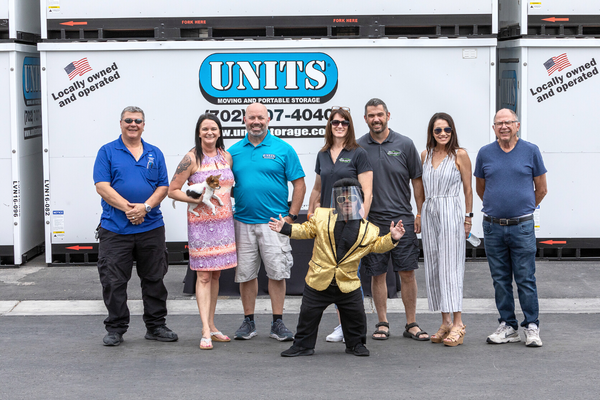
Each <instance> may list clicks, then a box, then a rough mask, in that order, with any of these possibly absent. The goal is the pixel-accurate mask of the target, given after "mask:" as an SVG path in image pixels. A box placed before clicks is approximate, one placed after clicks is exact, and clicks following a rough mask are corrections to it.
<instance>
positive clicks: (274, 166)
mask: <svg viewBox="0 0 600 400" xmlns="http://www.w3.org/2000/svg"><path fill="white" fill-rule="evenodd" d="M269 121H270V118H269V114H268V111H267V108H266V107H265V106H264V105H263V104H260V103H254V104H250V105H249V106H248V108H247V109H246V114H245V116H244V122H245V124H246V129H247V130H248V133H247V134H246V137H245V138H244V139H243V140H242V141H240V142H238V143H236V144H234V145H233V146H231V147H230V148H229V153H230V154H231V157H232V158H233V167H232V170H233V175H234V176H235V189H234V198H235V213H234V215H233V217H234V224H235V240H236V247H237V256H238V266H237V269H236V275H235V281H236V282H239V284H240V294H241V298H242V305H243V307H244V321H243V323H242V325H241V326H240V328H239V329H238V330H237V331H236V332H235V339H251V338H252V337H254V336H256V334H257V333H256V326H255V323H254V306H255V302H256V295H257V294H258V280H257V277H258V270H259V268H260V263H261V260H262V262H263V263H264V265H265V270H266V272H267V277H268V278H269V296H270V297H271V307H272V309H273V322H272V324H271V333H270V335H269V336H270V337H272V338H274V339H277V340H279V341H289V340H293V334H292V332H290V331H289V330H288V329H287V328H286V326H285V325H284V323H283V320H282V318H283V303H284V301H285V279H288V278H289V277H290V271H291V268H292V265H293V259H292V247H291V246H290V239H289V238H288V237H287V236H284V235H279V234H277V233H275V232H273V231H271V229H270V228H269V221H270V219H271V217H274V218H279V215H283V216H285V220H286V222H288V223H292V222H293V221H295V220H296V218H297V217H298V212H299V211H300V207H301V206H302V200H303V199H304V194H305V192H306V186H305V184H304V171H303V170H302V166H301V165H300V160H299V159H298V155H297V154H296V152H295V151H294V149H293V147H292V146H290V145H289V144H288V143H286V142H284V141H283V140H281V139H279V138H277V137H275V136H273V135H272V134H271V133H270V132H269V130H268V128H269ZM288 182H291V183H292V186H293V192H292V200H291V205H289V206H288V195H289V190H288Z"/></svg>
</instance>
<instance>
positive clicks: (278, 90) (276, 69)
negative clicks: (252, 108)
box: [199, 53, 338, 105]
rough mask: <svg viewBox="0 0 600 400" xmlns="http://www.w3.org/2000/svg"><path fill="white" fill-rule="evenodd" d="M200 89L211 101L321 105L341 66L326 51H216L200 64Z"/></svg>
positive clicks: (332, 89) (330, 93) (332, 90)
mask: <svg viewBox="0 0 600 400" xmlns="http://www.w3.org/2000/svg"><path fill="white" fill-rule="evenodd" d="M199 84H200V91H201V92H202V95H203V96H204V98H205V99H206V100H208V101H209V102H210V103H212V104H221V105H225V104H251V103H255V102H260V103H263V104H265V105H267V104H322V103H325V102H327V101H328V100H330V99H331V98H332V97H333V95H334V94H335V92H336V90H337V85H338V69H337V65H336V64H335V62H334V61H333V59H332V58H331V57H330V56H328V55H327V54H324V53H215V54H211V55H210V56H208V57H206V58H205V59H204V61H203V62H202V64H201V65H200V72H199Z"/></svg>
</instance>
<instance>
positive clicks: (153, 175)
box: [146, 153, 158, 183]
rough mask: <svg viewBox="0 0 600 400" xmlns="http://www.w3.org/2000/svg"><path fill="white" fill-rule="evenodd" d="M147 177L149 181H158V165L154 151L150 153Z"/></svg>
mask: <svg viewBox="0 0 600 400" xmlns="http://www.w3.org/2000/svg"><path fill="white" fill-rule="evenodd" d="M146 177H147V179H148V181H149V182H152V183H156V182H157V181H158V168H157V167H156V164H155V158H154V154H152V153H150V154H148V162H147V163H146Z"/></svg>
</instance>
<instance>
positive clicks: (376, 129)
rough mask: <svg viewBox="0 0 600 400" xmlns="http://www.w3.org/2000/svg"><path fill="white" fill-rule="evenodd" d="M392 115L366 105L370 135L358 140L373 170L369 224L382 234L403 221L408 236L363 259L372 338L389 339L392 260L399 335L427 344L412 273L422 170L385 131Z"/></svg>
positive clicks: (407, 148)
mask: <svg viewBox="0 0 600 400" xmlns="http://www.w3.org/2000/svg"><path fill="white" fill-rule="evenodd" d="M389 119H390V113H389V111H388V109H387V106H386V105H385V103H384V102H383V101H382V100H380V99H371V100H369V101H368V102H367V104H366V106H365V121H366V122H367V125H368V126H369V133H367V134H366V135H364V136H363V137H361V138H360V139H358V144H359V145H360V146H361V147H362V148H364V149H365V150H366V151H367V153H368V155H369V161H370V162H371V165H372V166H373V202H372V203H371V210H370V211H369V222H371V223H373V224H375V225H376V226H378V227H379V230H380V233H379V234H380V235H383V234H386V233H387V232H389V229H390V221H394V223H397V222H398V220H402V223H403V224H404V227H405V229H406V233H405V234H404V236H403V237H402V239H400V242H399V243H398V245H397V246H396V247H395V248H394V249H393V250H390V251H388V252H387V253H383V254H376V253H371V254H369V255H367V256H365V257H364V258H363V259H362V264H363V265H364V267H365V271H366V274H367V275H369V276H371V277H372V278H371V291H372V294H373V302H374V303H375V308H376V309H377V316H378V318H379V322H378V323H377V324H376V328H377V330H376V331H375V333H373V336H372V338H373V339H375V340H385V339H387V338H388V337H389V323H388V320H387V285H386V276H387V270H388V263H389V260H390V257H391V259H392V264H393V266H394V271H397V272H398V273H399V275H400V282H401V285H402V290H401V292H402V302H403V303H404V309H405V312H406V327H405V331H404V333H403V335H404V336H405V337H409V338H413V339H415V340H429V335H428V334H427V332H424V331H422V330H421V329H420V328H419V325H417V322H416V312H417V281H416V279H415V270H416V269H417V268H419V264H418V261H419V241H418V239H417V233H420V232H421V215H420V214H421V206H422V205H423V201H424V200H425V192H424V191H423V181H422V180H421V173H422V166H421V158H420V156H419V152H418V151H417V149H416V148H415V145H414V143H413V141H412V140H410V139H409V138H408V137H406V136H403V135H400V134H399V133H396V132H394V131H392V130H391V129H389V128H388V120H389ZM409 182H412V186H413V189H414V192H415V202H416V203H417V217H416V218H415V217H414V215H413V211H412V207H411V205H410V185H409Z"/></svg>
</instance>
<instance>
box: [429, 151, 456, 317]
mask: <svg viewBox="0 0 600 400" xmlns="http://www.w3.org/2000/svg"><path fill="white" fill-rule="evenodd" d="M423 186H424V188H425V203H423V208H422V210H421V219H422V226H421V229H422V231H421V232H422V235H421V237H422V239H423V253H424V255H425V277H426V282H427V298H428V300H429V310H430V311H441V312H444V313H450V312H459V311H462V298H463V278H464V273H465V252H466V251H465V247H466V241H465V227H464V225H463V224H464V215H463V209H462V207H461V204H460V197H459V193H460V188H461V187H462V180H461V175H460V172H459V171H458V168H457V167H456V163H455V157H454V156H453V155H452V154H448V155H447V156H446V158H444V159H443V160H442V162H441V163H440V165H439V166H438V167H437V169H434V168H433V166H432V165H431V153H430V154H428V155H427V158H426V159H425V163H424V164H423Z"/></svg>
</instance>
